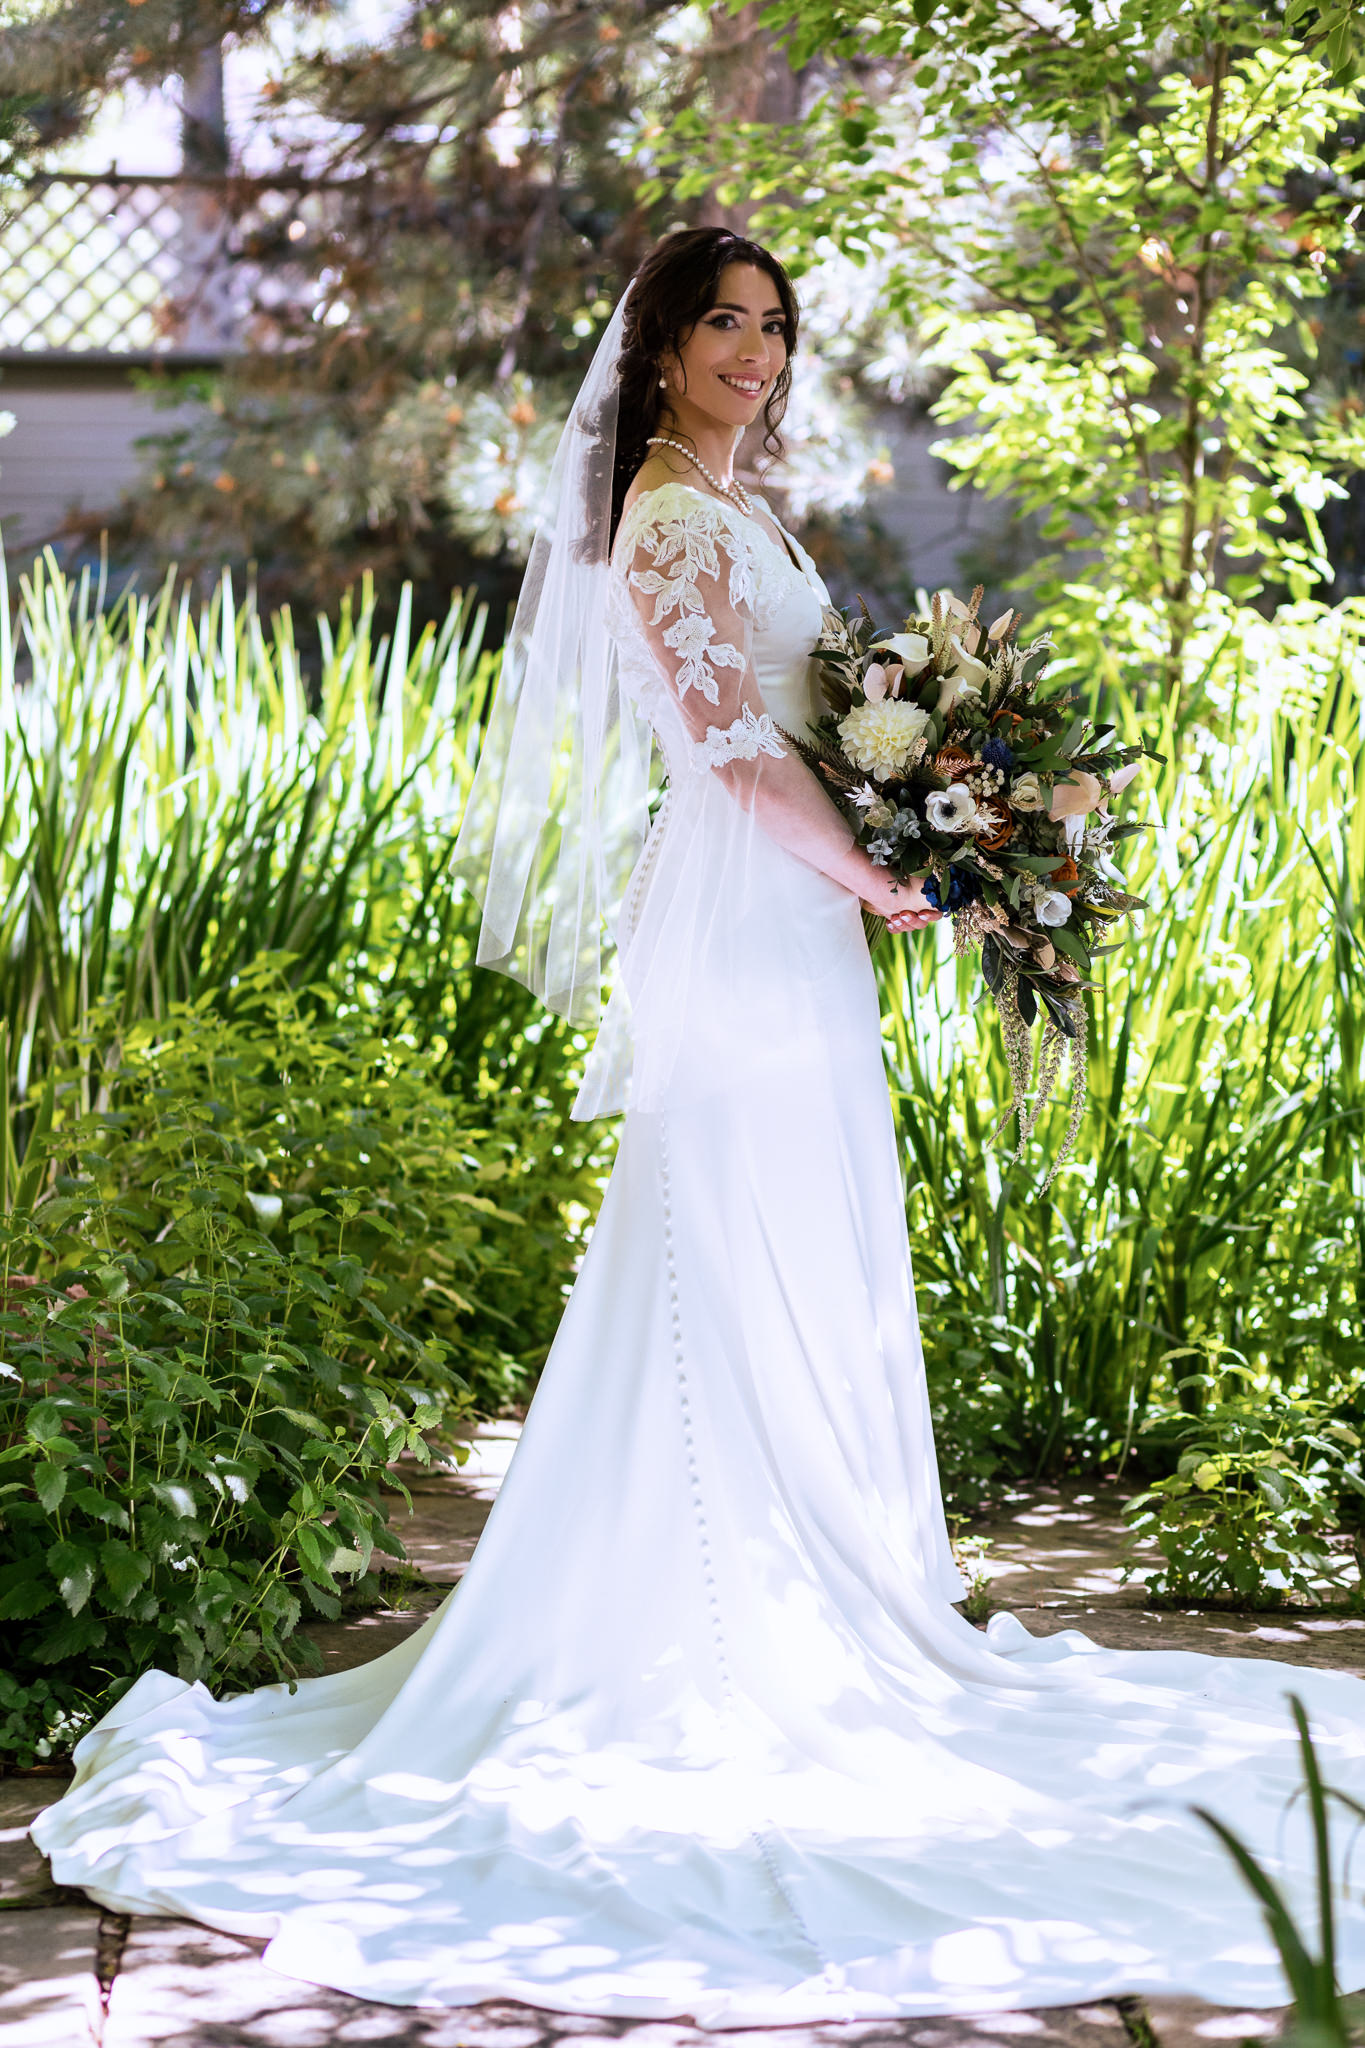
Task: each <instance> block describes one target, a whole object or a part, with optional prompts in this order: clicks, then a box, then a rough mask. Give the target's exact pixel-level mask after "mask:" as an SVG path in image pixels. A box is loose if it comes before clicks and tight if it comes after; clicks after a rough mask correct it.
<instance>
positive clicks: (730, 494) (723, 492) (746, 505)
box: [645, 434, 754, 519]
mask: <svg viewBox="0 0 1365 2048" xmlns="http://www.w3.org/2000/svg"><path fill="white" fill-rule="evenodd" d="M645 446H646V447H647V448H676V449H677V451H678V453H679V455H685V456H686V457H687V459H688V461H689V462H690V463H691V465H692V467H693V469H696V470H700V472H701V474H702V475H703V476H704V477H705V478H706V481H707V483H708V484H710V486H711V488H712V490H713V491H716V492H718V493H719V494H720V496H721V497H722V498H727V499H728V500H729V501H730V503H731V504H732V505H734V506H735V507H736V508H737V509H738V510H739V511H741V512H742V513H744V515H745V517H746V518H748V519H752V518H753V515H754V504H753V499H752V498H751V497H750V496H749V493H748V492H747V491H746V490H745V488H744V486H743V484H742V483H738V482H737V481H735V480H734V479H733V478H732V479H731V481H730V482H729V483H728V484H723V483H722V482H721V480H720V478H719V477H718V476H715V475H713V474H712V472H711V471H710V470H709V469H708V468H707V467H706V464H705V463H704V462H703V461H702V459H701V457H700V455H694V454H693V452H692V450H691V449H690V448H689V447H688V446H687V444H686V443H685V442H683V441H674V440H673V439H672V438H671V437H670V436H669V435H667V434H651V435H650V436H649V439H648V440H647V441H646V443H645Z"/></svg>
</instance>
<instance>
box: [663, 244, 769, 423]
mask: <svg viewBox="0 0 1365 2048" xmlns="http://www.w3.org/2000/svg"><path fill="white" fill-rule="evenodd" d="M786 360H787V342H786V320H785V318H784V316H783V312H782V307H781V305H780V303H779V301H778V296H777V287H776V286H775V285H774V283H773V281H772V279H771V278H770V277H769V275H768V273H767V271H766V270H759V269H757V268H756V267H755V266H754V265H753V264H752V263H727V264H726V266H725V268H724V270H722V272H721V274H720V282H719V284H718V285H717V287H716V303H715V304H714V305H713V306H712V307H711V309H710V311H709V312H707V313H703V314H702V316H701V319H700V320H699V321H698V322H697V324H696V326H695V327H694V328H693V329H692V332H691V333H690V334H689V335H688V337H687V339H686V340H685V341H684V342H683V343H682V344H681V346H680V347H679V349H678V353H677V358H676V360H675V361H674V362H671V363H667V364H665V366H664V374H665V376H666V377H667V380H668V397H667V404H668V408H669V410H670V411H671V412H672V414H673V416H674V418H675V419H676V420H677V421H678V422H679V424H680V425H686V424H687V419H688V416H689V415H693V416H695V414H697V413H700V414H701V415H702V416H703V418H704V420H705V422H706V423H707V424H709V425H715V426H720V427H729V428H732V429H736V430H742V429H743V428H745V427H747V426H748V425H749V424H750V422H751V421H752V420H755V419H757V417H758V414H759V412H760V410H761V409H762V406H763V403H764V401H765V400H766V399H767V397H768V395H769V393H770V392H771V390H772V388H773V385H774V383H775V382H776V380H777V378H778V377H780V376H781V374H782V370H783V367H784V365H785V363H786ZM700 423H701V422H698V424H700Z"/></svg>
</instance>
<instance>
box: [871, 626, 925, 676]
mask: <svg viewBox="0 0 1365 2048" xmlns="http://www.w3.org/2000/svg"><path fill="white" fill-rule="evenodd" d="M872 651H873V653H874V654H894V655H895V656H896V659H897V660H898V661H899V662H900V664H901V666H902V667H903V668H904V669H905V670H906V672H907V673H908V674H909V675H912V676H913V675H918V674H919V672H920V670H921V669H922V668H926V667H927V666H928V663H929V657H930V655H931V654H932V652H933V649H932V648H931V647H930V645H929V642H928V641H927V640H926V639H925V637H924V635H923V633H888V634H887V636H886V638H885V640H877V641H875V642H874V643H873V648H872Z"/></svg>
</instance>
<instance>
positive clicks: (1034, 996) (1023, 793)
mask: <svg viewBox="0 0 1365 2048" xmlns="http://www.w3.org/2000/svg"><path fill="white" fill-rule="evenodd" d="M981 597H982V592H981V590H980V589H979V588H978V589H976V590H974V591H973V592H972V596H971V599H970V602H968V603H967V604H963V603H962V602H961V600H960V599H958V598H956V597H954V596H952V595H951V593H948V592H943V593H941V594H940V595H937V596H936V597H935V598H934V600H933V606H932V612H931V616H930V617H929V618H927V619H909V620H907V622H906V625H905V628H904V630H903V631H902V632H899V633H882V632H879V631H878V630H877V628H876V627H875V626H874V624H873V622H872V619H871V617H870V615H869V614H868V611H867V607H866V606H865V605H864V606H863V607H862V611H861V614H860V615H850V614H848V613H846V612H841V611H835V610H833V609H829V610H827V611H826V613H825V621H824V629H823V632H822V634H821V638H820V641H819V643H818V645H817V646H816V648H815V650H814V653H815V659H816V660H817V661H818V662H819V664H820V671H821V680H822V686H823V691H824V696H825V701H826V703H827V704H828V705H829V711H828V713H827V714H826V715H825V716H824V717H823V718H820V719H819V720H817V721H816V723H815V724H814V725H813V726H812V727H811V728H810V729H809V732H808V734H807V736H806V737H804V738H797V737H795V736H794V735H789V736H788V737H790V738H792V740H793V744H794V745H795V746H796V747H797V750H798V751H799V752H800V754H801V755H802V757H803V758H804V759H805V760H806V761H807V762H808V763H809V765H810V766H811V767H812V768H813V769H814V770H815V771H816V773H817V774H819V775H820V776H821V777H822V778H823V779H824V781H825V782H826V784H827V786H828V788H829V790H830V794H831V795H832V796H833V797H834V799H835V801H836V803H837V804H838V805H839V807H840V809H841V810H842V811H843V812H844V814H845V816H846V817H847V818H848V821H849V823H850V824H851V825H852V827H853V829H854V831H855V833H856V835H857V839H858V843H859V845H860V846H864V847H866V849H867V851H868V852H869V853H870V854H871V856H872V858H873V860H874V861H876V862H877V863H878V865H879V866H882V867H885V868H887V869H888V870H889V871H890V872H891V874H893V875H894V876H896V877H897V878H898V879H899V880H901V881H908V880H910V879H911V878H912V877H919V878H921V879H922V881H923V884H924V893H925V895H926V896H927V897H928V899H929V901H930V903H931V904H933V906H934V908H935V909H937V910H942V911H944V912H946V913H947V915H948V916H949V917H950V918H951V920H952V925H953V937H954V943H955V946H956V949H957V951H958V953H959V954H962V953H965V952H967V951H969V950H970V949H973V948H978V949H979V950H980V954H981V969H982V976H983V979H984V982H985V985H986V987H987V989H989V991H990V993H991V994H992V996H993V997H994V999H995V1003H996V1006H997V1008H998V1010H999V1013H1000V1020H1001V1028H1002V1031H1003V1034H1004V1041H1005V1051H1006V1056H1007V1058H1008V1061H1009V1069H1010V1079H1011V1093H1012V1101H1011V1103H1010V1106H1009V1108H1008V1109H1007V1110H1006V1112H1005V1115H1004V1116H1003V1117H1002V1118H1001V1122H1000V1125H999V1126H998V1128H997V1133H996V1135H997V1136H998V1135H999V1130H1001V1129H1003V1127H1004V1125H1005V1123H1007V1122H1008V1120H1009V1118H1010V1117H1011V1116H1014V1115H1017V1116H1018V1119H1019V1124H1018V1132H1019V1140H1018V1143H1019V1151H1020V1152H1022V1150H1023V1147H1024V1146H1025V1145H1026V1144H1027V1142H1028V1140H1029V1139H1030V1137H1031V1136H1032V1134H1033V1131H1034V1129H1035V1128H1036V1126H1037V1123H1038V1119H1039V1117H1040V1116H1041V1114H1042V1112H1043V1109H1044V1108H1045V1107H1046V1105H1047V1102H1048V1101H1049V1099H1050V1097H1051V1095H1052V1092H1053V1089H1054V1087H1055V1085H1056V1082H1057V1079H1058V1076H1059V1074H1060V1071H1061V1065H1062V1059H1063V1056H1064V1054H1066V1053H1067V1052H1068V1051H1069V1055H1070V1061H1071V1114H1070V1117H1069V1120H1068V1124H1067V1130H1066V1136H1065V1138H1064V1140H1063V1143H1062V1146H1061V1149H1060V1151H1059V1152H1058V1154H1057V1156H1056V1158H1055V1159H1054V1161H1053V1164H1052V1168H1051V1171H1050V1173H1049V1174H1048V1181H1049V1182H1050V1181H1051V1180H1052V1179H1053V1177H1054V1176H1055V1175H1056V1173H1057V1172H1058V1171H1059V1170H1060V1168H1061V1166H1062V1165H1063V1164H1064V1163H1065V1161H1066V1159H1067V1157H1068V1156H1069V1154H1070V1152H1071V1149H1072V1147H1073V1145H1074V1144H1075V1140H1076V1133H1077V1130H1078V1129H1079V1125H1080V1119H1081V1113H1082V1110H1083V1108H1084V1104H1085V1074H1086V1033H1087V1009H1086V1003H1085V994H1086V991H1087V990H1088V989H1089V988H1091V987H1093V985H1094V984H1093V983H1092V982H1091V981H1090V980H1089V979H1088V976H1089V973H1090V967H1091V962H1092V960H1093V959H1094V958H1095V956H1096V954H1098V953H1101V952H1112V951H1114V950H1115V948H1114V947H1113V946H1111V945H1107V944H1100V943H1098V942H1099V941H1100V940H1102V939H1104V938H1105V936H1106V934H1107V933H1108V932H1109V931H1110V929H1111V928H1112V926H1113V925H1114V923H1115V921H1116V920H1117V919H1120V918H1123V917H1126V916H1127V915H1128V914H1129V913H1130V912H1132V911H1134V910H1138V909H1141V908H1144V907H1145V906H1144V904H1143V901H1142V898H1141V897H1137V896H1130V895H1128V894H1126V893H1125V891H1124V890H1123V889H1122V888H1121V887H1120V886H1119V882H1120V878H1119V875H1118V871H1117V869H1116V868H1115V866H1114V863H1113V859H1112V856H1111V848H1112V846H1113V844H1114V842H1115V841H1116V840H1118V839H1122V838H1124V837H1125V836H1126V835H1127V834H1129V833H1132V832H1137V831H1140V830H1141V829H1142V828H1141V827H1140V826H1139V825H1136V824H1133V823H1130V822H1124V821H1121V820H1119V819H1118V818H1117V817H1116V816H1115V815H1114V813H1113V811H1112V810H1111V809H1110V807H1109V806H1110V800H1111V798H1113V797H1116V796H1117V795H1118V793H1119V791H1120V790H1121V789H1123V788H1124V787H1125V785H1126V784H1127V783H1128V782H1129V781H1130V780H1131V779H1132V777H1133V776H1134V775H1135V774H1136V773H1137V769H1138V764H1139V763H1140V761H1141V760H1142V758H1143V756H1144V755H1145V754H1150V752H1151V750H1150V748H1148V747H1146V746H1121V745H1119V744H1118V742H1117V741H1116V738H1115V731H1114V727H1113V726H1112V725H1100V726H1096V725H1093V724H1092V723H1091V720H1090V719H1089V717H1088V716H1087V715H1086V714H1085V713H1084V712H1081V711H1078V710H1077V694H1078V693H1076V692H1075V691H1072V690H1069V689H1065V688H1061V689H1056V690H1053V691H1050V692H1049V691H1046V690H1044V689H1043V688H1041V687H1040V686H1041V684H1042V680H1043V675H1044V672H1045V669H1046V665H1047V657H1048V655H1049V653H1050V651H1051V644H1052V643H1051V642H1050V641H1048V640H1047V639H1038V640H1033V641H1031V642H1029V644H1028V645H1021V644H1020V640H1019V633H1018V628H1019V623H1020V622H1019V618H1018V616H1017V614H1016V613H1014V612H1005V613H1003V614H1002V615H1001V616H1000V617H999V618H998V619H996V620H995V621H994V623H993V624H992V625H991V626H989V627H988V628H986V629H985V630H984V632H983V629H982V627H981V626H980V625H979V623H978V621H977V613H978V610H979V608H980V604H981ZM1153 758H1159V756H1153ZM868 923H869V929H868V937H869V941H870V942H871V943H872V944H873V945H875V944H876V942H877V940H878V939H879V938H880V936H881V933H882V931H883V930H884V928H885V927H884V925H883V923H882V921H881V920H880V919H872V918H871V917H869V921H868ZM1040 1006H1041V1009H1042V1011H1043V1012H1044V1013H1045V1022H1044V1028H1043V1032H1042V1036H1041V1040H1040V1043H1039V1046H1038V1051H1037V1058H1036V1063H1035V1062H1034V1061H1033V1060H1032V1058H1031V1052H1030V1042H1031V1037H1032V1026H1033V1024H1034V1022H1035V1021H1036V1019H1037V1017H1038V1015H1039V1010H1040ZM1017 1156H1018V1153H1016V1157H1017Z"/></svg>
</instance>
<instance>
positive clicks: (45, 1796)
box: [0, 1778, 66, 1907]
mask: <svg viewBox="0 0 1365 2048" xmlns="http://www.w3.org/2000/svg"><path fill="white" fill-rule="evenodd" d="M65 1790H66V1781H65V1779H63V1778H0V1905H3V1906H6V1907H8V1906H12V1905H13V1904H14V1902H15V1901H16V1900H19V1899H26V1898H30V1899H33V1901H34V1903H35V1904H39V1903H42V1904H55V1903H56V1899H55V1897H54V1898H51V1899H49V1898H47V1897H45V1896H44V1897H41V1898H40V1897H39V1896H38V1895H40V1894H44V1895H45V1894H47V1893H48V1892H50V1891H52V1878H51V1873H50V1872H49V1870H48V1867H47V1858H46V1857H45V1856H40V1855H39V1854H38V1851H37V1850H36V1849H35V1848H34V1846H33V1844H32V1842H30V1840H29V1838H28V1830H29V1825H30V1823H31V1822H32V1821H34V1820H36V1819H37V1817H38V1815H39V1814H40V1813H41V1812H42V1810H43V1808H44V1807H45V1806H51V1805H52V1804H53V1802H54V1801H55V1800H58V1799H60V1798H61V1796H62V1794H63V1792H65Z"/></svg>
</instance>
